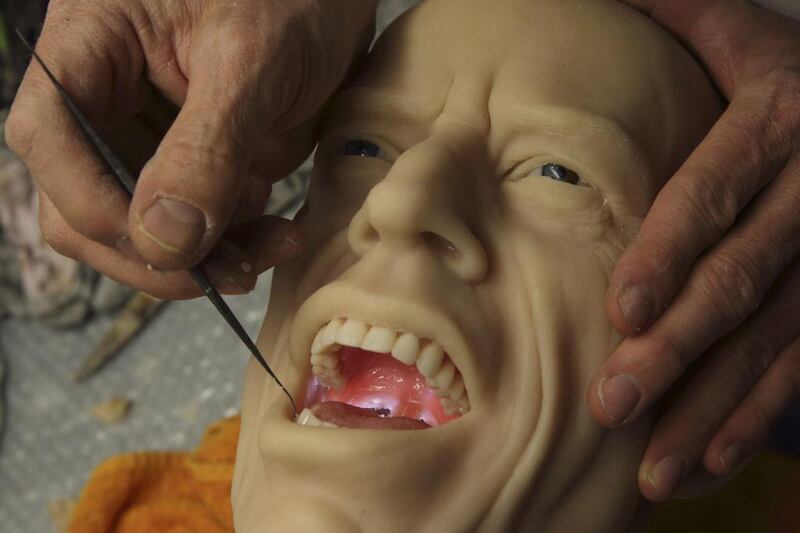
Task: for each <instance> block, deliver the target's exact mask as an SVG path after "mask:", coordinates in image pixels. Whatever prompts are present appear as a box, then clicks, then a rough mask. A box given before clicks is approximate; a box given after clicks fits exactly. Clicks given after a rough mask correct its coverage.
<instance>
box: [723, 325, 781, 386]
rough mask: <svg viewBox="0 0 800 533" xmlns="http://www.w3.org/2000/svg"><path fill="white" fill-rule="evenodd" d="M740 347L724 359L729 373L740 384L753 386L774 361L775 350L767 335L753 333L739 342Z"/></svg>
mask: <svg viewBox="0 0 800 533" xmlns="http://www.w3.org/2000/svg"><path fill="white" fill-rule="evenodd" d="M737 344H738V346H737V347H736V348H735V349H734V350H733V353H731V354H730V355H729V356H728V357H724V358H723V363H724V366H725V369H726V370H727V372H728V373H729V374H730V375H732V376H733V377H734V378H735V379H736V380H737V381H738V382H739V383H743V384H747V385H752V384H754V383H756V382H757V381H758V380H759V379H760V378H761V377H762V376H763V375H764V374H765V373H766V372H767V369H768V368H769V366H770V365H771V364H772V361H773V359H774V354H775V349H774V346H773V343H772V341H770V340H769V338H768V337H767V336H766V335H762V334H758V333H753V334H750V335H747V336H746V337H744V338H742V339H739V340H738V341H737Z"/></svg>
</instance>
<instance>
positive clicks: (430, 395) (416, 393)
mask: <svg viewBox="0 0 800 533" xmlns="http://www.w3.org/2000/svg"><path fill="white" fill-rule="evenodd" d="M339 370H340V372H341V374H342V376H343V377H344V380H345V383H346V385H345V387H344V388H343V389H342V390H336V389H330V388H328V387H325V386H324V385H322V384H320V383H319V381H318V380H317V379H316V378H314V379H312V380H311V382H310V383H309V387H308V392H307V395H306V401H305V405H306V406H314V405H316V404H320V403H323V402H339V403H342V404H348V405H350V406H353V407H356V408H358V407H360V408H362V409H369V410H372V411H373V413H374V412H375V410H376V409H380V410H382V412H381V414H380V415H378V414H375V415H367V416H368V418H371V419H373V423H380V424H386V423H388V422H387V421H388V420H391V419H392V418H401V419H402V418H406V419H410V420H417V421H419V420H422V421H424V422H425V424H426V425H427V426H439V425H441V424H444V423H446V422H449V421H450V420H453V419H454V418H457V416H448V415H446V414H445V413H444V409H443V408H442V404H441V402H440V401H439V397H438V396H436V393H435V392H434V391H433V389H431V388H430V387H429V386H428V384H427V382H426V381H425V377H424V376H423V375H422V374H420V372H419V371H418V370H417V368H416V366H413V365H412V366H410V365H406V364H404V363H401V362H400V361H398V360H397V359H395V358H394V357H392V356H391V355H388V354H381V353H375V352H368V351H366V350H361V349H359V348H348V347H342V348H341V349H340V350H339ZM337 409H342V408H337ZM337 412H339V411H337ZM359 416H364V415H363V413H362V415H359ZM318 417H319V415H318ZM376 418H378V420H377V421H376V420H374V419H376ZM329 422H331V423H334V424H336V425H338V426H342V424H340V423H338V422H336V421H333V420H329ZM347 427H351V426H347ZM381 427H386V426H381Z"/></svg>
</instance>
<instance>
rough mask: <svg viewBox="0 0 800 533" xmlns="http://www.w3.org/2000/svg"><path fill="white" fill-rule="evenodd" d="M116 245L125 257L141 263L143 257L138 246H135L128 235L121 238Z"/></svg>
mask: <svg viewBox="0 0 800 533" xmlns="http://www.w3.org/2000/svg"><path fill="white" fill-rule="evenodd" d="M116 247H117V251H118V252H119V253H121V254H122V255H123V256H124V257H125V259H129V260H131V261H137V262H140V263H141V262H142V257H141V256H140V255H139V253H138V252H137V251H136V248H134V247H133V243H132V242H131V240H130V238H129V237H128V236H125V237H122V238H121V239H120V240H118V241H117V244H116Z"/></svg>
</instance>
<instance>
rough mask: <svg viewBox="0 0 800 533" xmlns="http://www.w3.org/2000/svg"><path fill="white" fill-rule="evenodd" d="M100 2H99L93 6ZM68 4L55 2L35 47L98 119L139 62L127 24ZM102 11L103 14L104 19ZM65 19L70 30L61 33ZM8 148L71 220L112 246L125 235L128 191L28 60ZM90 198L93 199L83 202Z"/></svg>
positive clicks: (134, 75) (131, 82)
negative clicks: (107, 166) (117, 181)
mask: <svg viewBox="0 0 800 533" xmlns="http://www.w3.org/2000/svg"><path fill="white" fill-rule="evenodd" d="M95 9H99V8H95ZM102 11H103V12H102V13H97V12H95V11H91V10H88V9H87V8H85V7H80V6H76V5H75V4H72V3H58V4H54V5H53V6H52V7H51V9H50V12H49V13H48V18H47V21H46V23H45V27H44V30H43V33H42V36H41V38H40V40H39V43H38V45H37V50H38V52H39V53H40V55H41V56H42V57H43V59H44V60H45V61H46V62H47V63H48V66H49V67H50V68H51V70H52V71H53V73H54V75H55V76H56V78H57V79H58V80H59V81H60V83H61V84H62V85H63V86H64V87H65V89H66V91H67V92H68V93H69V94H70V96H71V97H72V98H73V99H74V100H75V101H76V103H77V104H78V106H79V107H80V108H81V109H82V110H83V111H84V113H85V114H86V115H87V116H88V118H89V120H90V121H91V122H92V123H93V125H95V126H102V125H103V122H104V120H103V119H104V117H105V115H106V111H107V107H108V105H109V102H110V101H111V99H112V98H113V99H116V98H119V99H121V100H122V101H125V100H126V98H127V100H128V101H130V99H131V98H132V97H133V95H131V94H128V95H124V96H123V93H125V91H126V89H127V88H129V87H135V84H136V80H137V79H138V73H139V72H141V70H142V68H143V61H142V58H141V53H140V52H138V51H137V49H136V48H135V47H134V46H132V45H131V43H130V40H129V37H130V35H129V33H130V30H126V29H125V28H124V24H121V23H120V22H119V21H117V20H115V19H114V17H111V16H109V14H108V13H107V9H103V10H102ZM101 15H103V16H105V17H106V19H107V20H101V17H100V16H101ZM68 19H69V28H70V33H66V34H65V33H64V32H63V29H64V27H66V25H67V22H68ZM6 136H7V142H8V145H9V147H10V148H11V149H12V150H14V151H15V152H16V153H17V154H18V155H19V156H20V157H21V158H22V159H23V161H24V162H25V163H26V165H27V167H28V169H29V170H30V171H31V174H32V175H33V176H34V178H35V179H36V181H37V183H38V184H39V186H40V187H41V188H42V189H43V190H44V191H45V192H46V193H47V195H48V197H49V198H51V199H52V201H53V203H54V205H55V206H56V208H57V209H58V210H59V212H60V213H61V214H62V215H63V217H64V219H65V221H66V222H67V223H68V224H69V226H70V227H72V228H73V229H75V230H76V231H78V232H79V233H81V234H82V235H84V236H86V237H88V238H89V239H91V240H94V241H97V242H101V243H104V244H107V245H111V246H113V245H114V243H115V242H116V241H117V240H119V239H120V238H122V237H123V236H125V235H126V233H127V224H126V221H127V219H126V216H125V214H126V212H127V206H128V198H127V195H126V194H125V193H124V191H123V190H122V189H121V187H119V186H118V185H117V183H116V180H115V178H114V177H113V176H111V175H110V174H109V172H108V169H107V168H106V166H105V164H103V163H102V162H101V161H100V160H99V159H98V157H97V156H96V155H95V153H94V151H93V149H92V147H91V146H90V145H89V144H88V143H87V141H86V140H85V137H84V135H83V133H82V132H81V131H80V129H78V127H77V123H76V122H75V121H74V119H73V118H72V116H71V115H70V113H69V110H68V109H67V108H66V106H65V105H64V103H63V101H62V99H61V97H60V95H59V94H58V93H57V91H56V90H55V88H54V86H53V84H52V82H51V81H50V80H49V79H48V78H47V77H46V76H45V73H44V71H43V70H42V68H41V67H40V66H39V65H38V64H36V63H32V64H31V65H30V66H29V68H28V70H27V72H26V74H25V77H24V79H23V82H22V84H21V86H20V89H19V91H18V92H17V96H16V99H15V101H14V104H13V106H12V108H11V112H10V114H9V118H8V121H7V127H6ZM87 199H92V200H93V202H87Z"/></svg>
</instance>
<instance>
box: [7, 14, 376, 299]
mask: <svg viewBox="0 0 800 533" xmlns="http://www.w3.org/2000/svg"><path fill="white" fill-rule="evenodd" d="M375 4H376V2H375V0H297V1H293V2H284V1H276V0H237V1H232V0H227V1H219V0H199V1H192V2H173V1H164V0H136V1H130V0H103V1H100V0H86V1H84V0H81V1H66V0H61V1H53V2H51V3H50V7H49V10H48V13H47V18H46V21H45V24H44V28H43V31H42V35H41V38H40V40H39V42H38V44H37V48H38V52H39V53H40V54H41V56H42V57H43V59H44V60H45V61H46V62H47V63H48V65H49V66H50V67H51V69H52V70H53V72H54V73H55V75H56V77H57V78H58V79H59V80H60V81H61V83H62V84H63V85H64V86H65V88H66V90H67V92H68V93H69V94H70V95H71V96H72V97H73V98H74V99H75V100H76V102H77V103H78V105H79V106H80V107H81V109H82V110H83V111H84V112H85V114H86V115H87V116H88V117H89V119H90V121H92V123H93V124H94V125H95V126H96V127H97V128H98V129H99V130H100V132H101V134H102V135H103V136H104V137H105V138H106V139H107V140H108V141H109V142H110V144H111V145H112V148H113V149H115V151H117V152H118V153H119V155H120V156H122V158H123V159H124V160H125V161H126V162H127V163H128V165H129V166H130V167H131V169H132V170H133V171H134V174H138V173H139V171H140V170H141V175H140V177H139V181H138V184H137V187H136V192H135V194H134V196H133V198H132V199H130V198H129V197H128V196H127V194H126V193H125V192H124V191H123V189H122V188H121V187H120V186H119V185H118V184H117V183H116V180H115V178H114V177H113V176H111V175H110V174H109V173H108V169H107V168H106V166H105V165H104V164H102V163H101V162H100V160H99V158H98V157H96V156H95V154H94V152H93V151H92V149H91V148H90V147H89V146H88V144H87V142H86V141H85V140H84V137H83V135H82V133H81V132H80V130H79V129H78V127H77V125H76V124H75V122H74V121H73V119H72V118H71V116H70V115H69V112H68V111H67V108H66V107H65V106H64V105H63V103H62V101H61V99H60V98H59V96H58V94H57V93H56V91H55V89H54V87H53V86H52V85H51V84H50V81H49V80H47V78H46V77H45V75H44V72H43V70H42V69H41V67H39V66H38V65H37V64H35V63H34V64H31V66H30V68H29V69H28V71H27V73H26V75H25V78H24V80H23V82H22V86H21V87H20V89H19V91H18V93H17V97H16V100H15V101H14V104H13V107H12V110H11V114H10V116H9V119H8V122H7V128H6V135H7V141H8V144H9V146H10V147H11V148H12V149H13V150H14V151H15V152H16V153H17V154H19V156H20V157H21V158H22V159H23V160H24V161H25V163H26V165H27V166H28V167H29V169H30V171H31V173H32V175H33V176H34V178H35V179H36V182H37V184H38V186H39V190H40V195H39V197H40V203H41V206H40V217H41V221H40V225H41V227H42V231H43V234H44V236H45V238H46V239H47V241H48V242H49V243H50V244H51V245H52V246H53V248H55V249H56V250H57V251H59V252H61V253H62V254H64V255H67V256H70V257H72V258H74V259H77V260H80V261H84V262H86V263H89V264H90V265H91V266H93V267H94V268H96V269H97V270H99V271H101V272H103V273H105V274H107V275H108V276H110V277H112V278H114V279H117V280H118V281H122V282H124V283H126V284H129V285H132V286H135V287H137V288H139V289H142V290H145V291H147V292H149V293H151V294H153V295H156V296H159V297H162V298H187V297H192V296H198V295H199V294H200V292H199V289H198V288H197V287H196V286H195V285H194V283H193V282H192V280H191V278H190V277H189V276H188V274H186V273H185V272H180V270H184V269H186V268H188V267H189V266H191V265H193V264H195V263H197V262H198V261H199V260H200V259H202V258H204V257H205V256H206V255H207V254H209V252H210V256H209V257H208V261H207V265H206V266H207V270H208V274H209V276H210V278H211V279H212V281H213V282H214V283H215V285H216V286H217V287H218V288H219V289H221V290H222V291H223V292H228V293H243V292H246V291H248V290H251V289H252V287H253V286H254V284H255V280H256V276H257V275H258V274H260V273H261V272H263V271H264V270H266V269H267V268H269V267H270V266H272V265H274V264H275V263H276V262H277V261H279V260H281V259H284V258H285V257H287V256H291V255H293V254H296V253H297V252H298V251H299V250H300V236H299V233H298V231H297V229H296V228H295V227H294V226H293V225H292V224H291V223H289V222H287V221H285V220H281V219H278V218H274V217H262V216H261V215H262V213H263V210H264V206H265V204H266V201H267V198H268V196H269V193H270V188H271V184H272V183H273V182H274V181H275V180H277V179H280V178H281V177H283V176H285V175H286V174H287V173H289V172H290V171H291V170H292V169H294V168H295V167H296V166H297V165H298V164H299V163H300V162H302V161H303V159H304V158H305V157H306V156H307V155H308V153H309V152H310V151H311V149H312V148H313V146H314V144H315V141H316V139H315V135H314V134H315V125H316V122H317V121H316V118H317V116H318V111H319V110H320V108H321V106H322V105H323V104H324V103H325V101H326V100H327V99H328V98H329V97H330V95H331V94H332V93H333V92H334V91H335V90H336V89H337V87H338V86H339V85H340V84H341V83H342V81H343V80H344V79H345V77H346V75H347V73H348V71H349V69H350V67H351V64H352V63H353V61H354V60H355V59H356V58H357V57H358V56H359V55H360V54H361V53H362V52H363V51H364V50H365V49H366V47H367V45H368V44H369V42H370V39H371V36H372V33H373V25H374V20H373V19H374V14H375ZM161 200H165V201H164V202H160V201H161ZM244 263H247V265H248V266H247V267H245V268H242V264H244ZM147 265H151V266H152V267H155V268H154V269H148V268H147Z"/></svg>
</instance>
